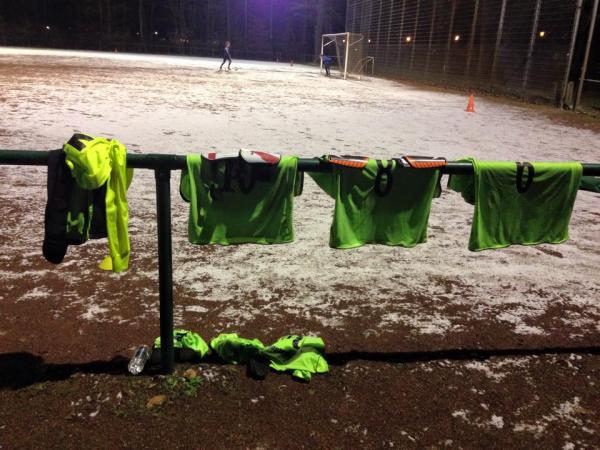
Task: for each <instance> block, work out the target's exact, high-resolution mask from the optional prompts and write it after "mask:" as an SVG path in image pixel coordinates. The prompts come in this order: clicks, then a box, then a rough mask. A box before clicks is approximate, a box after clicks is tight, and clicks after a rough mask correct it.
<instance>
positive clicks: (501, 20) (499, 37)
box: [490, 0, 506, 90]
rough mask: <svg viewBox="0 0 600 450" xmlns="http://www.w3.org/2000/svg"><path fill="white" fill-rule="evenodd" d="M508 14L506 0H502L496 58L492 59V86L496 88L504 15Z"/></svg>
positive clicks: (495, 48)
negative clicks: (497, 63) (497, 62)
mask: <svg viewBox="0 0 600 450" xmlns="http://www.w3.org/2000/svg"><path fill="white" fill-rule="evenodd" d="M505 15H506V0H502V6H501V7H500V19H499V20H498V31H497V32H496V45H495V46H494V59H492V73H491V79H490V88H491V89H492V90H494V84H496V61H497V60H498V52H499V51H500V42H502V32H503V31H504V16H505Z"/></svg>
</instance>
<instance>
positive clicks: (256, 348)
mask: <svg viewBox="0 0 600 450" xmlns="http://www.w3.org/2000/svg"><path fill="white" fill-rule="evenodd" d="M210 347H211V348H212V349H213V350H214V351H215V353H216V354H217V355H219V358H221V359H222V360H223V361H225V362H228V363H233V364H246V363H247V362H248V361H250V359H251V358H252V357H254V356H256V355H257V354H258V353H259V352H260V351H261V350H263V349H264V348H265V346H264V345H263V343H262V342H260V341H259V340H258V339H245V338H242V337H239V336H238V335H237V334H236V333H223V334H220V335H218V336H217V337H216V338H213V339H211V341H210Z"/></svg>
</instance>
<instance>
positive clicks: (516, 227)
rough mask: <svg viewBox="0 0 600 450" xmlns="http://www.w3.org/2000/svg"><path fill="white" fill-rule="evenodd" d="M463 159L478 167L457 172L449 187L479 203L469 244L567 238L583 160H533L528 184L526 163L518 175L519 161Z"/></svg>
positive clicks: (500, 244)
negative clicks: (543, 161) (552, 161)
mask: <svg viewBox="0 0 600 450" xmlns="http://www.w3.org/2000/svg"><path fill="white" fill-rule="evenodd" d="M461 161H468V162H471V163H472V164H473V168H474V170H475V173H474V175H453V176H452V177H450V180H449V182H448V187H449V188H450V189H453V190H455V191H457V192H460V193H461V194H462V196H463V198H464V199H465V200H466V201H467V202H469V203H471V204H474V205H475V211H474V213H473V223H472V225H471V236H470V239H469V250H472V251H477V250H484V249H492V248H502V247H507V246H509V245H512V244H524V245H533V244H541V243H549V244H559V243H561V242H564V241H566V240H567V239H569V222H570V220H571V212H572V211H573V204H574V202H575V197H576V195H577V189H578V188H579V183H580V179H581V174H582V170H583V169H582V166H581V164H580V163H578V162H568V163H540V162H534V163H531V165H532V166H533V169H534V176H533V178H532V179H531V183H530V185H529V186H528V187H527V179H528V175H529V171H528V169H524V171H523V173H522V175H521V177H520V179H518V178H519V177H518V174H517V172H518V166H517V163H515V162H504V161H502V162H496V161H478V160H476V159H473V158H466V159H463V160H461ZM518 183H519V186H520V189H519V188H518ZM520 190H521V192H520Z"/></svg>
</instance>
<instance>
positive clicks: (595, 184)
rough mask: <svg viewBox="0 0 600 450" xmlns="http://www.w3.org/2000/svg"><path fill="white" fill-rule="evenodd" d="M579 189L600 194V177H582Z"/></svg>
mask: <svg viewBox="0 0 600 450" xmlns="http://www.w3.org/2000/svg"><path fill="white" fill-rule="evenodd" d="M579 189H581V190H582V191H591V192H598V193H600V177H581V184H580V185H579Z"/></svg>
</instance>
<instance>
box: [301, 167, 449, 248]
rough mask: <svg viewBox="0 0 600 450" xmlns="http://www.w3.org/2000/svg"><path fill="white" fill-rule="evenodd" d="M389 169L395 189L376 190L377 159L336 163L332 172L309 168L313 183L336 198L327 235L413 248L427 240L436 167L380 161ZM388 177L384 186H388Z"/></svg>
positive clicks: (341, 242) (334, 241) (343, 241)
mask: <svg viewBox="0 0 600 450" xmlns="http://www.w3.org/2000/svg"><path fill="white" fill-rule="evenodd" d="M381 165H382V166H383V167H384V168H386V169H387V168H389V169H388V170H391V172H390V173H391V178H392V180H393V181H392V184H391V190H390V191H389V193H388V194H387V195H383V196H380V195H377V193H376V192H375V190H376V188H375V185H376V178H377V173H378V169H379V168H378V164H377V161H376V160H374V159H370V160H369V162H368V163H367V165H366V167H365V168H364V169H358V168H354V167H345V166H339V165H333V167H332V169H333V170H332V172H330V173H311V174H310V176H311V177H312V178H313V179H314V180H315V182H316V183H317V184H318V185H319V186H320V187H321V188H322V189H323V190H324V191H325V192H326V193H327V194H328V195H330V196H331V197H333V198H334V199H335V211H334V215H333V223H332V225H331V232H330V238H329V245H330V246H331V247H334V248H353V247H359V246H361V245H363V244H386V245H401V246H404V247H413V246H415V245H417V244H420V243H422V242H426V241H427V223H428V221H429V211H430V209H431V200H432V199H433V197H434V195H435V194H436V187H437V184H438V179H439V176H440V174H439V171H438V170H422V169H408V168H401V167H398V164H397V163H396V161H394V160H392V161H382V162H381ZM386 178H387V177H383V179H382V181H381V183H382V187H381V189H383V190H385V188H386V184H387V182H389V180H386Z"/></svg>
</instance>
